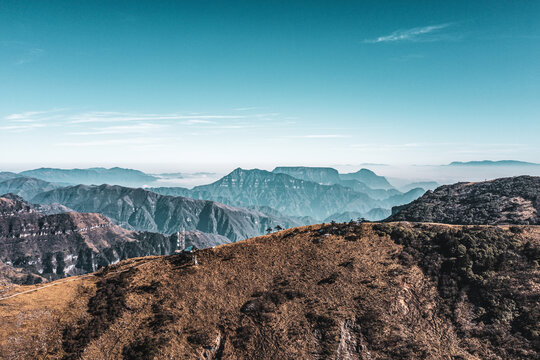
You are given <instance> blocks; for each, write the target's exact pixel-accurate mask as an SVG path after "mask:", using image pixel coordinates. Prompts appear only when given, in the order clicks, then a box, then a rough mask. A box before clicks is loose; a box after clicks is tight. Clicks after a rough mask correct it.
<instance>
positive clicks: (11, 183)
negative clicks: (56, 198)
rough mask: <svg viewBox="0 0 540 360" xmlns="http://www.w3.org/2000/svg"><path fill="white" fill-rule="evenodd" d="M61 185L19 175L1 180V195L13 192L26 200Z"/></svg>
mask: <svg viewBox="0 0 540 360" xmlns="http://www.w3.org/2000/svg"><path fill="white" fill-rule="evenodd" d="M59 187H60V185H57V184H53V183H50V182H48V181H43V180H39V179H34V178H29V177H25V176H18V177H14V178H11V179H8V180H4V181H2V182H0V195H2V194H8V193H11V194H15V195H18V196H20V197H22V198H24V199H25V200H31V199H32V198H33V197H34V196H36V195H37V194H39V193H41V192H43V191H49V190H53V189H57V188H59Z"/></svg>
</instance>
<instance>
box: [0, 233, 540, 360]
mask: <svg viewBox="0 0 540 360" xmlns="http://www.w3.org/2000/svg"><path fill="white" fill-rule="evenodd" d="M539 254H540V231H539V229H538V227H534V226H522V227H516V228H515V229H514V228H513V229H512V230H511V231H510V230H508V229H507V228H504V227H495V226H483V227H477V226H447V225H433V224H403V223H390V224H369V223H363V224H356V223H348V224H336V225H329V226H320V225H317V226H309V227H303V228H296V229H290V230H287V231H283V232H279V233H276V234H272V235H269V236H262V237H258V238H254V239H250V240H246V241H242V242H238V243H234V244H228V245H224V246H219V247H216V248H214V249H205V250H202V251H197V252H195V253H193V254H190V253H183V254H178V255H173V256H166V257H150V258H139V259H132V260H127V261H124V262H121V263H119V264H116V265H112V266H109V267H107V268H105V269H103V270H102V271H100V272H98V273H96V274H95V276H94V277H91V278H86V279H81V280H77V279H76V281H78V283H77V284H75V285H73V282H67V283H61V284H58V285H57V286H53V287H49V288H47V289H43V290H38V291H37V292H35V293H32V294H23V295H20V296H17V297H14V298H11V299H7V300H0V301H1V304H2V306H1V307H0V316H1V317H2V319H3V321H2V322H0V334H2V335H3V336H2V337H3V338H5V339H12V341H10V342H9V343H7V341H6V342H3V343H2V342H1V340H0V345H4V346H3V347H2V348H1V349H0V351H2V352H0V357H5V358H10V357H11V356H15V355H16V356H18V357H20V358H27V359H31V358H38V357H39V356H38V355H39V354H40V353H44V354H47V356H48V357H50V358H63V359H78V358H84V359H103V358H112V359H262V360H264V359H269V360H270V359H306V360H310V359H341V360H343V359H537V358H539V357H540V348H539V347H538V341H539V332H538V329H539V327H540V322H539V321H540V312H539V311H540V310H539V308H538V297H539V296H540V290H539V289H540V287H539V286H538V284H540V271H539V269H538V259H539ZM74 289H78V290H74ZM24 290H25V288H22V289H16V291H24ZM60 294H61V296H60ZM30 296H31V299H32V302H31V306H29V305H28V304H29V302H28V299H29V297H30ZM53 299H54V301H52V300H53ZM22 309H24V311H21V310H22ZM38 314H39V316H37V315H38Z"/></svg>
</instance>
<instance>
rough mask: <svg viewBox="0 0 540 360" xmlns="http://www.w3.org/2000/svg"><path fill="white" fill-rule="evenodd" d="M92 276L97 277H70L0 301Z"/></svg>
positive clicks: (88, 275) (87, 275)
mask: <svg viewBox="0 0 540 360" xmlns="http://www.w3.org/2000/svg"><path fill="white" fill-rule="evenodd" d="M90 276H95V275H94V274H86V275H81V276H73V277H69V278H67V279H64V280H60V281H56V282H54V283H52V284H47V285H43V286H40V287H37V288H35V289H30V290H26V291H21V292H20V293H16V294H13V295H9V296H6V297H3V298H0V301H2V300H7V299H11V298H14V297H16V296H19V295H24V294H28V293H31V292H34V291H38V290H41V289H45V288H48V287H51V286H56V285H59V284H63V283H66V282H68V281H75V280H79V279H83V278H87V277H90Z"/></svg>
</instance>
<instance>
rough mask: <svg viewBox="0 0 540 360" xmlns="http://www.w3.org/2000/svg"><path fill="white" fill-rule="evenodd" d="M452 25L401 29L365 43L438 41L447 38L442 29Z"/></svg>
mask: <svg viewBox="0 0 540 360" xmlns="http://www.w3.org/2000/svg"><path fill="white" fill-rule="evenodd" d="M452 25H453V23H446V24H438V25H429V26H422V27H415V28H412V29H404V30H403V29H402V30H397V31H394V32H393V33H391V34H389V35H384V36H379V37H378V38H376V39H366V40H364V42H365V43H369V44H377V43H386V42H401V41H411V42H429V41H438V40H443V39H445V38H448V36H447V35H445V34H443V31H442V30H444V29H447V28H448V27H450V26H452Z"/></svg>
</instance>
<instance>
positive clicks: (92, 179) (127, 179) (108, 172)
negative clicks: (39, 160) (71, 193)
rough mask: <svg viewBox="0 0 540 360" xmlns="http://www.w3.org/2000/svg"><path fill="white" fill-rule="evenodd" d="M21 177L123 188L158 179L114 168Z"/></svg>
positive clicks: (38, 172) (46, 170)
mask: <svg viewBox="0 0 540 360" xmlns="http://www.w3.org/2000/svg"><path fill="white" fill-rule="evenodd" d="M20 175H23V176H27V177H33V178H37V179H41V180H45V181H49V182H56V183H62V184H86V185H92V184H115V185H123V186H142V185H145V184H149V183H152V182H154V181H156V180H157V179H158V178H157V177H155V176H152V175H148V174H145V173H143V172H142V171H139V170H132V169H122V168H119V167H114V168H111V169H105V168H90V169H53V168H41V169H35V170H27V171H23V172H21V173H20Z"/></svg>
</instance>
